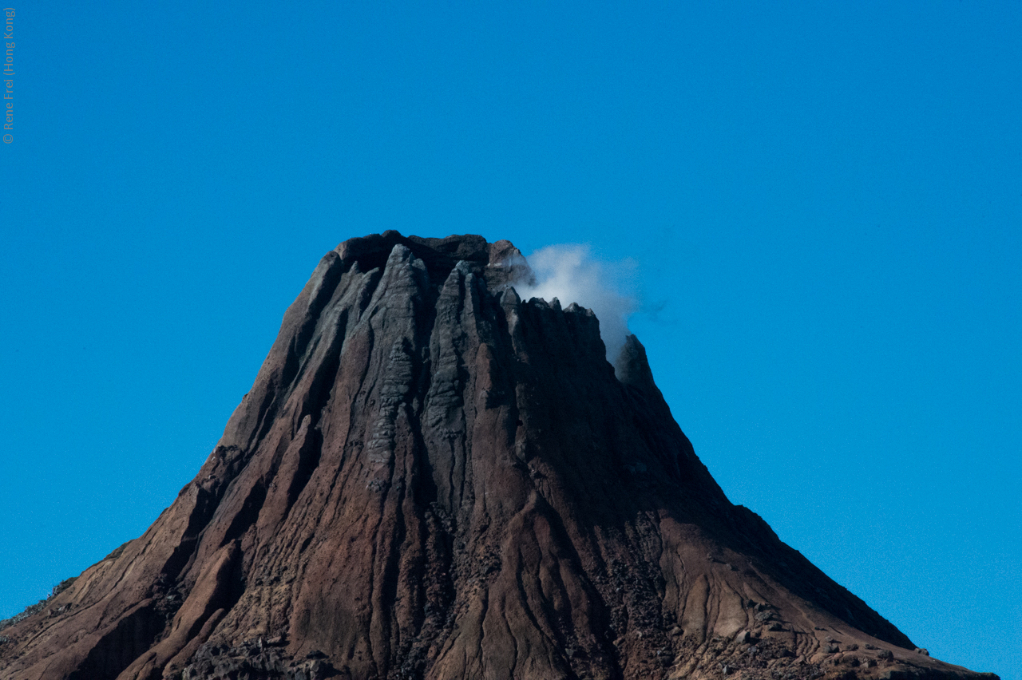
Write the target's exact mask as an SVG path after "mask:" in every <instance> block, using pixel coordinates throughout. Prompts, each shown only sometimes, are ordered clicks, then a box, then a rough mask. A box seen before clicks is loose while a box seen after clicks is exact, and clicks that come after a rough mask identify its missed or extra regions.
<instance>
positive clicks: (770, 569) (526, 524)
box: [0, 231, 996, 680]
mask: <svg viewBox="0 0 1022 680" xmlns="http://www.w3.org/2000/svg"><path fill="white" fill-rule="evenodd" d="M530 276H531V272H530V270H529V269H528V265H527V264H526V262H525V260H524V258H522V256H521V253H519V252H518V250H516V249H515V248H514V246H512V245H511V243H509V242H507V241H498V242H496V243H492V244H491V243H487V242H486V241H485V240H484V239H483V238H482V237H479V236H451V237H448V238H444V239H432V238H418V237H414V236H411V237H404V236H402V235H400V234H398V233H397V232H393V231H390V232H386V233H384V234H382V235H375V236H368V237H365V238H356V239H351V240H349V241H345V242H344V243H342V244H341V245H340V246H339V247H338V248H337V249H336V250H333V251H331V252H329V253H327V254H326V256H325V257H324V258H323V259H322V260H321V261H320V263H319V266H318V267H316V270H315V271H314V272H313V274H312V278H311V279H310V280H309V282H308V284H306V286H305V288H304V290H302V292H301V294H300V295H299V296H298V299H297V300H295V302H294V304H292V305H291V307H290V308H289V309H288V310H287V313H286V314H285V316H284V321H283V324H282V325H281V329H280V334H279V336H278V337H277V340H276V342H274V344H273V347H272V348H271V349H270V353H269V356H267V358H266V361H265V362H264V364H263V366H262V368H261V369H260V371H259V373H258V375H257V377H256V380H255V384H254V385H253V387H252V389H251V391H250V392H249V393H248V394H247V395H246V396H245V398H244V399H243V400H242V402H241V404H240V405H239V406H238V408H237V410H236V411H235V412H234V414H233V415H232V416H231V418H230V420H229V421H228V423H227V426H226V429H225V431H224V434H223V438H222V439H221V440H220V442H219V444H218V445H217V446H216V448H215V449H214V450H213V451H212V453H210V454H209V457H208V458H207V460H206V462H205V464H204V465H203V466H202V468H201V469H200V470H199V473H198V475H196V477H195V479H194V480H193V481H191V482H189V483H188V484H187V485H186V486H185V487H184V488H183V489H182V490H181V492H180V494H179V495H178V497H177V499H176V500H174V502H173V503H172V504H171V506H170V507H169V508H167V509H166V510H165V511H164V512H163V513H162V514H161V515H160V517H159V518H158V519H157V520H156V522H155V523H154V524H153V525H152V526H151V527H150V528H149V529H148V530H147V531H146V532H145V534H143V535H142V536H141V537H139V538H136V539H134V540H132V541H129V542H128V543H126V544H125V545H123V546H122V547H121V548H118V549H117V550H116V551H114V552H113V553H112V554H110V555H109V556H107V557H106V558H105V559H103V560H102V561H101V562H99V563H97V564H95V565H94V566H92V567H90V568H89V569H87V570H85V572H83V573H82V574H81V575H80V576H79V577H77V579H74V580H73V581H72V580H70V579H69V581H68V582H65V583H64V584H61V588H59V589H58V590H59V592H55V594H54V595H52V596H51V597H50V598H48V599H47V600H46V601H45V602H43V603H41V604H40V605H38V606H36V607H34V608H32V609H31V610H30V611H29V612H26V615H22V616H19V617H15V619H12V620H10V621H8V622H5V624H3V625H4V628H3V630H0V678H4V679H5V680H44V679H45V680H104V679H114V678H116V679H118V680H156V679H158V678H165V679H167V680H171V679H173V680H199V679H201V680H214V679H215V680H228V679H230V680H245V679H247V680H271V679H281V680H282V679H284V678H287V679H289V680H323V679H325V678H339V679H344V680H361V679H366V680H369V679H373V680H384V679H387V680H397V679H405V678H407V679H412V678H429V679H435V680H443V679H468V678H486V679H493V680H498V679H500V680H504V679H506V680H530V679H535V680H561V679H565V680H567V679H573V680H574V679H578V680H582V679H592V680H597V679H601V680H604V679H606V680H609V679H612V678H621V679H625V678H627V679H629V680H630V679H638V678H643V679H649V678H654V679H658V678H663V679H666V678H693V679H701V678H713V679H717V678H724V677H734V678H744V679H746V680H756V679H762V680H775V679H777V680H781V679H790V680H796V679H798V680H801V679H815V678H835V679H836V678H842V679H853V678H886V679H891V680H893V679H895V678H902V679H905V680H913V679H915V680H926V679H938V678H939V679H946V680H951V679H961V680H966V679H971V678H980V677H985V678H995V677H996V676H993V675H990V674H986V675H981V674H978V673H973V672H972V671H969V670H966V669H964V668H960V667H957V666H951V665H949V664H945V663H942V662H940V661H937V660H936V659H933V658H930V657H929V655H928V654H927V653H926V651H925V650H922V649H918V648H917V647H916V645H915V644H913V643H912V642H911V641H910V640H909V639H908V638H907V637H906V636H905V635H904V634H903V633H902V632H901V631H899V630H898V629H897V628H895V627H894V626H893V625H891V623H889V622H888V621H887V620H885V619H884V618H883V617H882V616H880V615H879V614H878V613H876V612H875V611H873V610H872V609H870V608H869V607H868V606H867V605H866V604H865V603H864V602H863V601H862V600H860V599H859V598H857V597H856V596H855V595H853V594H852V593H850V592H848V591H847V590H845V589H844V588H842V587H841V586H839V585H838V584H836V583H835V582H834V581H832V580H831V579H829V578H828V577H827V576H826V575H825V574H823V573H822V572H821V571H820V570H819V569H817V568H816V567H814V566H813V565H812V564H810V563H809V561H808V560H806V559H805V558H804V557H803V556H802V555H801V554H800V553H798V552H797V551H796V550H793V549H792V548H790V547H788V546H787V545H785V544H784V543H782V542H781V541H780V540H779V539H778V538H777V536H776V535H775V534H774V532H773V531H771V529H770V527H769V526H767V524H766V523H765V522H764V521H763V520H762V519H760V517H758V516H757V515H756V514H755V513H753V512H751V511H750V510H748V509H746V508H744V507H742V506H736V505H732V504H731V503H730V502H729V501H728V499H727V498H726V497H725V496H724V493H723V492H722V491H721V489H720V487H719V486H717V484H716V483H715V482H714V480H713V479H712V478H711V476H710V474H709V473H708V472H707V470H706V468H705V467H704V466H703V465H702V463H700V461H699V459H698V458H697V457H696V455H695V453H694V452H693V449H692V446H691V445H690V443H689V441H688V439H687V438H686V437H685V435H684V434H682V432H681V429H680V428H679V427H678V425H677V424H676V423H675V422H674V419H673V418H672V417H671V413H670V410H669V408H668V406H667V404H666V403H665V402H664V399H663V397H662V396H661V393H660V391H659V390H658V389H657V387H656V385H655V384H654V382H653V376H652V372H651V371H650V367H649V365H648V363H647V360H646V355H645V351H644V350H643V347H642V345H641V344H640V343H639V341H638V340H637V339H636V338H635V337H630V338H629V339H628V341H627V343H626V344H625V347H624V349H623V350H622V352H621V355H620V357H619V358H618V359H617V365H616V366H612V365H611V364H610V363H609V362H608V361H607V358H606V351H605V347H604V344H603V342H602V341H601V339H600V329H599V321H598V320H597V319H596V317H595V316H594V315H593V314H592V312H590V311H589V310H586V309H583V308H581V307H579V306H577V305H575V304H570V305H567V306H564V305H562V304H561V303H560V302H558V301H557V300H539V299H532V300H527V301H526V300H522V299H520V298H519V296H518V294H517V293H516V292H515V289H514V284H515V283H516V282H528V280H529V278H530ZM565 302H569V301H565ZM615 369H616V370H615ZM849 559H854V558H853V557H852V556H849Z"/></svg>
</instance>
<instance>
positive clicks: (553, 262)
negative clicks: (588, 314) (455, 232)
mask: <svg viewBox="0 0 1022 680" xmlns="http://www.w3.org/2000/svg"><path fill="white" fill-rule="evenodd" d="M528 262H529V266H530V268H531V269H532V272H533V274H535V276H536V283H535V285H524V284H517V285H516V286H515V289H516V290H517V291H518V294H519V295H520V296H521V297H522V299H523V300H528V299H529V298H534V297H536V298H543V299H544V300H546V301H547V302H550V301H551V300H553V299H554V298H557V299H558V300H559V301H560V303H561V306H562V307H567V306H568V305H570V304H571V303H572V302H576V303H578V304H579V306H581V307H586V308H588V309H591V310H593V313H594V314H596V318H598V319H599V320H600V337H601V338H602V339H603V344H604V345H606V346H607V360H608V361H609V362H610V363H611V364H613V363H614V361H615V360H616V359H617V355H618V353H619V352H620V351H621V348H622V347H623V346H624V344H625V338H626V337H628V317H629V316H630V315H631V314H632V312H633V311H634V309H635V301H634V299H633V298H632V296H630V295H626V294H624V293H622V292H620V291H621V290H622V289H623V288H627V284H628V278H629V274H630V272H631V270H632V269H633V268H634V263H633V262H631V261H630V260H624V261H622V262H619V263H606V262H599V261H597V260H594V259H592V257H591V256H590V253H589V246H584V245H577V244H563V245H556V246H548V247H546V248H542V249H540V250H537V251H536V252H534V253H532V254H531V255H529V257H528Z"/></svg>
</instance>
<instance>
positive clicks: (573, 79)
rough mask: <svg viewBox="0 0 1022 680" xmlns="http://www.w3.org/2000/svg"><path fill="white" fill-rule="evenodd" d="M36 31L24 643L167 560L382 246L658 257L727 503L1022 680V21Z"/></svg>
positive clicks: (725, 6) (990, 13) (657, 274)
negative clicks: (397, 242)
mask: <svg viewBox="0 0 1022 680" xmlns="http://www.w3.org/2000/svg"><path fill="white" fill-rule="evenodd" d="M480 4H484V3H435V4H431V5H427V4H426V3H402V2H394V3H389V4H386V5H383V4H376V5H370V4H369V3H350V2H349V3H332V4H317V3H301V4H291V3H286V4H281V3H274V4H266V3H253V2H247V3H230V2H223V3H212V5H213V6H209V5H210V3H194V2H177V3H127V2H121V3H118V2H107V3H103V5H102V6H98V5H97V6H95V7H86V6H85V3H71V2H68V3H50V2H42V1H39V0H35V1H34V2H33V3H31V4H30V5H26V6H24V7H16V8H15V9H16V18H15V24H14V34H15V35H14V37H15V43H16V48H15V54H14V58H15V67H16V74H15V76H14V78H13V80H14V83H13V84H14V99H13V103H14V115H15V123H14V126H15V127H14V130H13V132H12V134H13V141H12V143H11V144H3V145H0V173H2V177H0V212H2V220H0V357H2V359H0V362H2V364H0V370H2V373H0V375H2V376H3V390H0V432H2V437H0V455H2V458H0V460H2V464H3V468H2V470H3V472H2V474H0V516H2V517H3V518H4V531H3V534H2V535H0V617H4V616H9V615H12V614H14V613H16V612H17V611H19V610H20V609H22V608H23V607H24V606H26V605H28V604H30V603H32V602H34V601H36V600H38V599H39V598H41V597H43V596H44V595H45V594H46V592H47V591H48V590H49V588H50V587H52V586H53V585H54V584H56V583H57V582H59V581H60V580H62V579H63V578H66V577H67V576H70V575H74V574H77V573H79V572H80V571H81V570H82V569H84V568H85V567H87V566H88V565H90V564H92V563H94V562H96V561H98V560H99V559H101V558H102V557H103V556H104V555H106V554H107V553H108V552H109V551H110V550H112V549H113V548H115V547H117V546H118V545H119V544H121V543H123V542H124V541H126V540H128V539H130V538H133V537H135V536H137V535H139V534H140V533H141V532H142V531H144V529H145V528H146V527H147V526H148V525H149V524H150V523H151V522H152V521H153V519H155V517H156V516H157V515H158V514H159V512H160V510H162V509H163V508H164V507H166V506H167V505H169V504H170V503H171V502H172V500H173V499H174V497H175V495H176V493H177V491H178V490H179V489H180V487H181V486H183V485H184V484H185V483H187V482H188V481H189V480H190V479H191V477H192V475H194V474H195V472H196V471H197V470H198V468H199V466H200V465H201V463H202V461H203V460H204V459H205V457H206V455H207V454H208V452H209V451H210V450H211V449H212V447H213V445H214V444H215V443H216V441H217V439H218V438H219V436H220V434H221V432H222V428H223V426H224V424H225V422H226V420H227V418H228V417H229V415H230V413H231V411H232V410H233V409H234V407H235V406H236V405H237V403H238V402H239V401H240V399H241V396H242V395H243V394H244V393H245V392H246V391H247V390H248V388H249V386H250V385H251V382H252V380H253V378H254V377H255V374H256V371H257V369H258V367H259V364H260V363H261V361H262V359H263V358H264V357H265V355H266V352H267V351H268V349H269V346H270V344H271V343H272V341H273V338H274V337H275V334H276V331H277V329H278V326H279V323H280V319H281V317H282V315H283V312H284V309H285V308H286V306H287V305H288V304H289V303H290V301H291V300H292V299H293V298H294V297H295V296H296V295H297V294H298V292H299V290H300V289H301V287H302V285H303V284H304V282H305V280H306V279H307V277H308V276H309V274H310V272H311V271H312V269H313V267H314V266H315V264H316V262H317V261H318V259H319V258H320V256H322V254H323V253H325V252H326V251H327V250H329V249H330V248H333V247H334V246H335V245H336V244H337V243H339V242H340V241H342V240H344V239H346V238H349V237H352V236H358V235H363V234H367V233H372V232H378V231H382V230H384V229H391V228H393V229H398V230H400V231H402V232H403V233H406V234H409V233H413V234H419V235H430V236H445V235H447V234H451V233H481V234H483V235H484V236H486V237H488V238H489V239H491V240H496V239H499V238H509V239H511V240H512V241H514V242H515V244H516V245H518V246H519V247H520V248H521V249H522V250H523V251H525V252H526V253H529V252H531V251H534V250H536V249H538V248H541V247H543V246H547V245H551V244H556V243H585V244H589V245H590V248H591V252H592V253H593V256H594V257H596V258H599V259H602V260H604V261H607V262H619V261H621V260H624V259H628V258H630V259H632V260H634V261H635V263H636V264H637V266H636V268H635V271H634V275H633V276H632V277H631V279H630V280H629V281H625V282H623V283H622V285H623V286H624V287H625V288H628V289H630V290H631V291H632V292H633V293H634V294H635V295H636V297H637V299H638V311H637V313H636V314H635V315H634V316H633V317H632V319H631V328H632V330H633V331H634V332H636V334H637V335H638V336H639V338H640V339H641V340H642V341H643V342H644V343H645V345H646V346H647V349H648V351H649V356H650V360H651V363H652V367H653V371H654V375H655V377H656V379H657V381H658V384H659V385H660V387H661V389H662V390H663V392H664V394H665V396H666V398H667V400H668V402H669V403H670V405H671V408H672V411H673V413H674V415H675V417H676V418H677V420H678V421H679V423H680V424H681V426H682V428H683V429H684V430H685V431H686V433H687V434H688V435H689V437H690V438H691V439H692V440H693V443H694V445H695V447H696V451H697V452H698V454H699V455H700V457H701V458H702V460H703V461H704V462H705V463H706V464H707V466H708V467H709V469H710V471H711V473H713V475H714V476H715V477H716V479H717V480H718V481H719V482H720V483H721V485H722V486H723V487H724V489H725V491H726V492H727V494H728V496H729V497H730V498H731V499H732V500H733V501H734V502H736V503H742V504H744V505H747V506H749V507H750V508H752V509H753V510H755V511H756V512H758V513H760V514H761V515H762V516H763V517H764V518H765V519H766V520H767V521H768V522H769V523H770V524H771V525H772V526H773V527H774V529H775V530H776V531H777V533H778V534H779V535H780V537H781V538H782V539H783V540H785V541H786V542H788V543H789V544H791V545H792V546H794V547H795V548H797V549H798V550H800V551H802V552H803V553H804V554H805V555H807V556H808V557H809V558H810V559H811V560H813V561H814V562H815V563H816V564H817V565H819V566H820V567H821V568H823V569H824V571H826V572H827V573H828V574H830V575H831V576H832V577H834V578H835V579H836V580H837V581H838V582H840V583H841V584H843V585H845V586H846V587H848V588H849V589H850V590H852V591H853V592H855V593H856V594H858V595H859V596H861V597H862V598H863V599H865V600H866V602H867V603H869V604H870V605H871V606H873V607H874V608H876V609H877V610H878V611H880V612H881V613H882V614H883V615H884V616H886V617H887V618H888V619H890V620H891V621H892V622H893V623H894V624H895V625H897V626H899V627H900V628H901V629H902V630H904V631H905V632H906V633H907V634H908V635H909V636H910V637H911V638H912V639H913V640H914V641H915V642H916V643H917V644H919V645H921V646H923V647H927V648H929V650H930V651H931V653H932V654H933V655H934V656H937V657H938V658H942V659H945V660H948V661H952V662H954V663H959V664H963V665H967V666H969V667H972V668H974V669H975V670H982V671H994V672H997V673H999V674H1000V675H1001V677H1002V678H1004V679H1005V680H1008V679H1009V678H1014V679H1018V678H1022V674H1020V671H1019V670H1018V669H1020V668H1022V644H1020V643H1019V640H1022V585H1020V578H1019V576H1020V575H1022V501H1020V494H1019V487H1020V482H1022V415H1020V414H1022V352H1020V351H1019V348H1020V347H1022V283H1020V278H1019V273H1020V270H1022V124H1020V121H1022V69H1020V68H1019V64H1022V5H1020V4H1019V3H1017V2H984V3H970V2H931V3H918V2H917V3H908V2H884V3H880V2H856V3H851V2H844V3H839V2H831V3H816V4H814V5H812V6H809V5H806V4H805V3H739V2H735V3H631V4H630V5H624V4H620V3H615V4H611V3H585V4H583V3H578V4H555V3H524V2H516V3H485V4H486V5H487V7H485V8H482V7H478V6H477V5H480Z"/></svg>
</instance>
